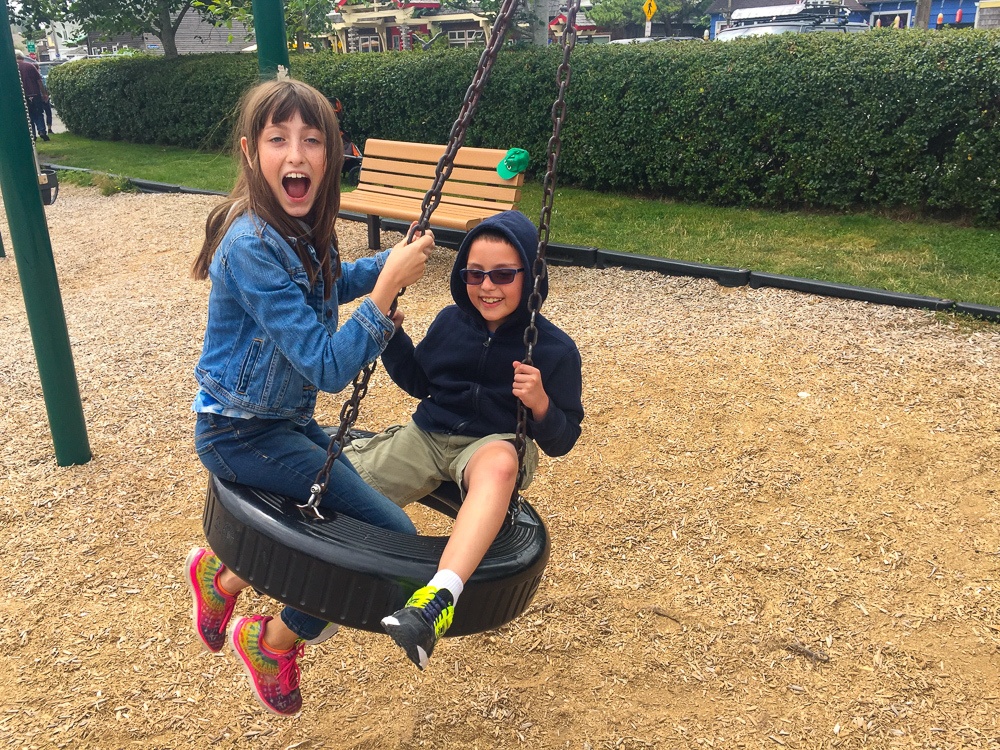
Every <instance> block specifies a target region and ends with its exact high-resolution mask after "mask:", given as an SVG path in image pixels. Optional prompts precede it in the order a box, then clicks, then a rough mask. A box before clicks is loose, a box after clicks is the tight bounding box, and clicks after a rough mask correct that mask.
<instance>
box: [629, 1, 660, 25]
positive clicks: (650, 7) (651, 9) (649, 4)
mask: <svg viewBox="0 0 1000 750" xmlns="http://www.w3.org/2000/svg"><path fill="white" fill-rule="evenodd" d="M633 7H634V6H633ZM642 10H643V12H644V13H645V14H646V20H647V21H652V20H653V16H654V15H655V14H656V0H646V2H644V3H643V4H642Z"/></svg>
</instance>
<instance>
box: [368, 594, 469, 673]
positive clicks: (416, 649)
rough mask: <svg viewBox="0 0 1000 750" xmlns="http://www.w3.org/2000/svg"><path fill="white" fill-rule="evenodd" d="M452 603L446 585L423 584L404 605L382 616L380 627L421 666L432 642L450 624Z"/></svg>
mask: <svg viewBox="0 0 1000 750" xmlns="http://www.w3.org/2000/svg"><path fill="white" fill-rule="evenodd" d="M454 617H455V604H454V599H453V598H452V596H451V592H450V591H448V589H439V588H435V587H434V586H424V587H423V588H422V589H417V591H416V593H414V594H413V596H411V597H410V599H409V601H408V602H406V606H405V607H403V608H402V609H400V610H398V611H396V612H394V613H393V614H391V615H389V616H388V617H383V618H382V628H383V629H384V630H385V632H386V633H388V634H389V635H391V636H392V640H394V641H395V642H396V645H397V646H399V647H400V648H401V649H403V650H404V651H405V652H406V655H407V656H408V657H409V658H410V661H412V662H413V663H414V664H416V665H417V666H418V667H420V668H421V669H423V668H424V667H426V666H427V662H428V661H429V660H430V658H431V654H432V653H433V651H434V646H435V645H436V644H437V642H438V641H439V640H440V639H441V637H442V636H443V635H444V634H445V632H447V630H448V628H449V627H451V621H452V619H453V618H454Z"/></svg>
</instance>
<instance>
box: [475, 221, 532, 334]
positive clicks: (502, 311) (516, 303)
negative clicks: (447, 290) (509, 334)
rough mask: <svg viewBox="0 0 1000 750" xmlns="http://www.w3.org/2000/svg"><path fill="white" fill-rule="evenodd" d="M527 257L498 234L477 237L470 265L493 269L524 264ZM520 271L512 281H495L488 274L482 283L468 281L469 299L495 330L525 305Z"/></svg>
mask: <svg viewBox="0 0 1000 750" xmlns="http://www.w3.org/2000/svg"><path fill="white" fill-rule="evenodd" d="M523 266H524V261H523V260H522V258H521V254H520V253H519V252H518V251H517V248H515V247H514V246H513V245H511V244H510V243H509V242H505V241H503V240H500V239H496V238H494V237H477V238H476V239H474V240H473V241H472V245H470V246H469V257H468V258H467V259H466V262H465V267H466V268H475V269H478V270H481V271H492V270H494V269H496V268H522V267H523ZM525 275H526V274H524V273H519V274H516V275H515V276H514V280H513V281H512V282H511V283H509V284H494V283H493V280H492V279H491V278H490V277H489V276H487V277H486V278H484V279H483V283H482V284H479V285H474V284H466V286H465V288H466V290H467V291H468V294H469V301H471V302H472V305H473V306H474V307H475V308H476V309H477V310H478V311H479V314H480V315H482V316H483V318H484V319H485V320H486V328H487V329H488V330H489V331H490V332H491V333H492V332H494V331H496V330H497V328H499V327H500V326H501V325H503V323H504V322H505V321H506V320H507V319H508V318H509V317H510V316H511V315H513V314H514V313H515V312H517V309H518V308H519V307H520V305H521V294H522V293H523V291H524V277H525Z"/></svg>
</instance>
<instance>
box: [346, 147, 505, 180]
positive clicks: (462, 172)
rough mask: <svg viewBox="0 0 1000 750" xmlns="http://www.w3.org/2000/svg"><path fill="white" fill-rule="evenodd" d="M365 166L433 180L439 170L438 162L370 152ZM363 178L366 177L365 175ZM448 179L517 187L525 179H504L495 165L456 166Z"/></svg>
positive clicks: (378, 170) (380, 170)
mask: <svg viewBox="0 0 1000 750" xmlns="http://www.w3.org/2000/svg"><path fill="white" fill-rule="evenodd" d="M364 167H365V168H366V169H371V170H373V171H376V172H388V173H390V174H405V175H412V176H414V177H427V178H429V180H433V179H434V175H435V173H436V172H437V162H434V163H433V164H430V163H421V162H415V161H400V160H397V159H392V160H390V159H384V158H380V157H376V156H369V155H368V154H365V156H364ZM362 179H364V177H363V176H362ZM448 179H449V180H456V181H459V182H475V183H478V184H481V185H483V184H488V185H506V186H508V187H517V186H518V185H519V184H520V182H521V181H523V180H521V181H518V180H517V179H515V178H510V179H504V178H503V177H501V176H500V175H498V174H497V170H496V167H495V166H494V167H492V168H490V169H471V168H469V167H455V168H454V169H452V171H451V174H450V175H449V176H448ZM428 186H430V182H428Z"/></svg>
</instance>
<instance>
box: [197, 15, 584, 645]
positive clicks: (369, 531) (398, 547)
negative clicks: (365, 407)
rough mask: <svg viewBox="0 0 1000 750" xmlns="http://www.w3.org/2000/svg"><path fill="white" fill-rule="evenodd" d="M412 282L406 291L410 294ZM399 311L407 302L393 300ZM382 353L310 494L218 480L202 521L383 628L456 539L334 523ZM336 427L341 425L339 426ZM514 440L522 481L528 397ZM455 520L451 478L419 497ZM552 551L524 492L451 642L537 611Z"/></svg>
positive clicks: (276, 578)
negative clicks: (338, 480) (338, 477)
mask: <svg viewBox="0 0 1000 750" xmlns="http://www.w3.org/2000/svg"><path fill="white" fill-rule="evenodd" d="M517 3H518V0H504V2H503V5H502V6H501V8H500V12H499V14H498V15H497V19H496V22H495V23H494V26H493V31H492V36H491V38H490V41H489V44H488V45H487V47H486V49H485V50H484V52H483V54H482V56H481V58H480V60H479V64H478V66H477V68H476V73H475V76H474V78H473V81H472V84H471V85H470V86H469V89H468V91H467V92H466V94H465V100H464V101H463V103H462V109H461V111H460V113H459V116H458V119H457V120H456V121H455V124H454V126H453V127H452V131H451V135H450V136H449V140H448V145H447V146H446V148H445V152H444V154H443V155H442V156H441V159H440V160H439V162H438V165H437V168H436V170H435V177H434V182H433V184H432V186H431V188H430V190H429V191H428V192H427V194H426V195H425V196H424V199H423V202H422V204H421V217H420V219H419V221H418V222H417V224H416V226H415V228H414V229H413V230H411V236H412V234H413V232H416V231H420V230H424V229H426V228H427V227H428V226H429V225H430V216H431V213H432V212H433V211H434V209H435V208H436V207H437V205H438V204H439V203H440V201H441V192H442V189H443V187H444V183H445V181H446V180H447V179H448V177H449V176H450V175H451V172H452V166H453V162H454V159H455V155H456V153H457V152H458V149H459V148H460V147H461V146H462V143H463V142H464V139H465V132H466V130H467V128H468V124H469V121H470V120H471V118H472V115H473V113H474V111H475V107H476V105H477V103H478V101H479V98H480V95H481V93H482V89H483V87H484V85H485V83H486V81H487V79H488V78H489V75H490V72H491V70H492V67H493V63H494V62H495V60H496V57H497V53H498V51H499V48H500V45H501V44H502V43H503V40H504V36H505V34H506V31H507V28H508V26H509V24H510V20H511V18H512V17H513V14H514V10H515V8H516V6H517ZM579 6H580V0H571V3H570V8H569V10H568V12H567V22H566V31H565V33H564V34H563V39H562V50H563V58H562V63H561V64H560V66H559V69H558V72H557V83H558V85H559V93H558V96H557V98H556V101H555V103H554V104H553V106H552V121H553V133H552V137H551V138H550V139H549V143H548V153H547V171H546V174H545V180H544V184H543V199H542V215H541V219H540V221H539V235H538V236H539V239H538V255H537V258H536V260H535V263H534V265H533V267H532V277H533V284H534V285H533V288H532V291H531V293H530V295H529V298H528V309H529V312H530V322H529V324H528V326H527V329H526V330H525V333H524V343H525V349H526V351H525V357H524V359H523V361H524V362H525V363H527V364H531V363H532V352H533V349H534V345H535V343H536V342H537V339H538V331H537V329H536V327H535V324H536V319H537V315H538V312H539V309H540V308H541V303H542V298H541V294H540V284H541V281H542V279H544V278H545V275H546V273H547V269H546V263H545V249H546V247H547V245H548V237H549V221H550V219H551V214H552V201H553V197H554V194H555V174H556V163H557V161H558V157H559V150H560V141H559V134H560V131H561V128H562V124H563V122H564V120H565V116H566V103H565V98H566V90H567V88H568V85H569V77H570V69H569V56H570V53H571V52H572V50H573V47H574V45H575V43H576V31H575V29H574V26H573V24H574V22H575V19H576V14H577V11H578V10H579ZM403 292H405V289H403V290H400V294H402V293H403ZM393 308H395V303H393ZM376 362H377V360H374V361H372V362H371V363H369V364H368V365H366V366H365V368H364V369H363V370H362V371H361V372H360V373H359V374H358V376H357V377H356V378H355V379H354V383H353V391H352V394H351V396H350V398H349V399H348V401H347V402H346V403H345V404H344V406H343V408H342V409H341V413H340V426H339V427H338V428H337V430H336V432H335V433H333V435H332V437H331V440H330V445H329V448H328V449H327V459H326V463H325V464H324V466H323V468H322V469H321V470H320V472H319V475H318V476H317V477H316V481H315V483H314V484H313V486H312V495H311V496H310V498H309V501H308V502H306V503H304V504H299V503H298V502H297V501H296V500H294V499H292V498H289V497H284V496H281V495H277V494H274V493H270V492H265V491H262V490H258V489H256V488H253V487H248V486H245V485H240V484H236V483H233V482H229V481H226V480H224V479H221V478H219V477H217V476H215V475H210V476H209V482H208V492H207V496H206V499H205V511H204V515H203V519H202V525H203V527H204V531H205V537H206V538H207V540H208V543H209V545H210V546H211V548H212V551H213V552H214V553H215V554H216V555H217V556H218V557H219V559H220V560H222V562H223V564H224V565H226V567H228V568H229V569H230V570H232V571H233V572H234V573H236V574H237V575H238V576H239V577H240V578H242V579H243V580H245V581H247V582H248V583H249V584H250V585H251V586H253V587H254V588H255V589H257V590H258V591H260V592H261V593H264V594H266V595H267V596H269V597H271V598H273V599H277V600H278V601H280V602H282V603H284V604H287V605H289V606H291V607H294V608H296V609H299V610H301V611H303V612H306V613H308V614H310V615H313V616H315V617H319V618H322V619H325V620H327V621H329V622H335V623H338V624H340V625H344V626H346V627H350V628H356V629H360V630H367V631H370V632H375V633H381V632H382V628H381V625H380V622H381V619H382V618H383V617H384V616H385V615H387V614H389V613H391V612H394V611H396V610H397V609H400V608H401V607H402V606H403V605H404V604H405V603H406V601H407V599H408V598H409V597H410V595H411V594H412V593H413V592H414V591H416V590H417V589H418V588H419V587H420V586H422V585H423V584H424V583H425V582H426V581H428V580H430V578H431V577H432V576H433V575H434V573H435V572H436V570H437V565H438V561H439V559H440V557H441V554H442V552H443V551H444V548H445V545H446V544H447V542H448V538H447V537H430V536H412V535H408V534H401V533H398V532H394V531H389V530H387V529H382V528H379V527H376V526H372V525H369V524H366V523H363V522H361V521H358V520H355V519H353V518H349V517H347V516H346V515H343V514H341V513H338V514H335V515H334V516H333V517H331V518H324V517H323V516H322V515H321V514H320V511H319V507H318V505H319V500H320V498H321V497H322V495H323V492H324V491H325V489H326V486H327V483H328V481H329V474H330V469H331V467H332V465H333V462H334V461H335V460H336V459H337V458H338V457H339V456H340V454H341V453H342V451H343V446H344V445H345V443H346V441H349V440H350V439H351V437H352V435H353V436H359V435H364V434H368V435H370V434H371V433H357V432H352V430H351V428H352V426H353V424H354V422H355V420H356V419H357V415H358V408H359V405H360V402H361V399H362V398H364V396H365V394H366V393H367V390H368V383H369V381H370V379H371V376H372V373H373V372H374V370H375V365H376ZM331 432H332V430H331ZM515 434H516V439H515V441H514V446H515V449H516V451H517V456H518V468H519V471H518V483H517V484H518V486H520V484H521V479H522V478H523V475H524V454H525V447H526V443H527V409H526V408H525V407H524V404H523V403H521V402H520V401H518V406H517V428H516V433H515ZM419 502H420V503H421V504H423V505H426V506H428V507H430V508H432V509H434V510H437V511H439V512H442V513H444V514H446V515H448V516H450V517H451V518H455V516H456V515H457V514H458V509H459V507H460V505H461V500H460V496H459V492H458V487H457V486H456V485H455V484H453V483H450V482H449V483H445V484H443V485H442V486H441V487H439V488H438V489H437V490H435V491H434V492H433V493H432V494H430V495H428V496H427V497H425V498H423V499H422V500H420V501H419ZM548 558H549V536H548V532H547V531H546V528H545V524H544V523H543V522H542V519H541V517H540V516H539V515H538V513H537V512H536V511H535V509H534V508H532V507H531V505H530V504H529V503H527V502H526V501H525V500H524V499H523V498H521V496H520V494H519V493H518V492H517V490H515V492H514V496H513V497H512V498H511V504H510V508H509V510H508V514H507V519H506V521H505V522H504V525H503V527H502V528H501V530H500V532H499V534H498V535H497V537H496V539H495V540H494V541H493V544H492V545H491V546H490V548H489V550H488V551H487V553H486V556H485V557H484V558H483V560H482V562H481V563H480V564H479V567H478V568H476V571H475V572H474V573H473V575H472V577H471V578H470V579H469V581H468V582H467V583H466V584H465V588H464V590H463V592H462V606H461V607H460V608H458V609H457V610H456V612H455V619H454V621H453V623H452V626H451V628H450V629H449V630H448V632H447V633H446V637H449V636H459V635H469V634H472V633H480V632H483V631H486V630H493V629H495V628H498V627H500V626H501V625H504V624H506V623H508V622H510V621H511V620H513V619H514V618H515V617H517V616H518V615H520V614H521V613H522V612H524V610H525V609H527V607H528V605H529V604H530V603H531V600H532V598H533V597H534V595H535V592H536V591H537V590H538V586H539V584H540V582H541V577H542V572H543V571H544V569H545V565H546V563H547V562H548Z"/></svg>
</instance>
